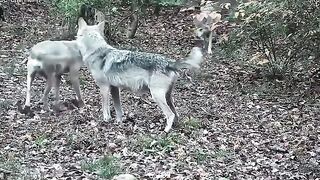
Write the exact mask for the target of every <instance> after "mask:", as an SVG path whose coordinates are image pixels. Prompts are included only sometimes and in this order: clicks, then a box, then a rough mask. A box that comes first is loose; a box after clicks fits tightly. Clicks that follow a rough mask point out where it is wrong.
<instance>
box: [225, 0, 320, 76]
mask: <svg viewBox="0 0 320 180" xmlns="http://www.w3.org/2000/svg"><path fill="white" fill-rule="evenodd" d="M318 9H319V4H318V3H315V2H314V1H312V0H306V1H299V0H270V1H254V2H250V3H242V4H240V6H239V7H238V13H233V14H232V15H233V16H237V17H234V18H230V19H233V20H234V21H235V20H239V19H240V23H239V26H238V27H236V28H234V30H233V31H232V33H230V36H229V41H228V42H226V43H225V44H223V45H222V49H223V50H225V53H226V54H227V55H230V54H232V52H235V53H238V52H239V50H241V51H245V52H246V55H245V56H246V57H245V58H243V59H246V58H247V57H252V58H250V60H251V61H247V64H250V65H253V67H255V68H260V69H263V70H266V71H265V72H266V75H267V76H268V77H271V78H275V79H284V78H285V77H288V78H289V79H290V78H291V77H292V76H293V75H294V74H296V73H298V72H301V73H303V72H302V71H304V72H306V71H307V70H309V68H310V67H312V66H313V67H314V66H315V65H316V66H318V64H319V57H320V52H319V49H320V28H319V27H320V11H319V10H318ZM239 12H241V16H239ZM235 56H237V57H239V55H235ZM256 59H258V63H256V62H254V63H253V60H256ZM318 68H319V66H318Z"/></svg>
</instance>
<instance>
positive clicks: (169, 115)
mask: <svg viewBox="0 0 320 180" xmlns="http://www.w3.org/2000/svg"><path fill="white" fill-rule="evenodd" d="M78 27H79V29H78V32H77V39H76V41H77V43H78V46H79V48H80V51H81V54H82V55H83V60H84V63H85V65H86V66H87V67H88V69H89V70H90V72H91V74H92V76H93V78H94V80H95V82H96V83H97V85H98V86H99V88H100V93H101V94H102V108H103V118H104V120H105V121H109V120H110V118H111V116H110V107H109V106H110V100H109V99H110V98H109V91H111V96H112V98H113V101H114V105H115V110H116V119H117V122H121V120H122V114H123V111H122V109H121V105H120V94H119V88H128V89H130V90H132V91H136V92H137V91H141V90H149V91H150V93H151V95H152V98H153V99H154V101H155V102H156V103H157V104H158V105H159V106H160V108H161V109H162V111H163V113H164V114H165V116H166V119H167V125H166V127H165V129H164V131H165V132H169V130H170V129H171V127H172V124H173V122H174V120H176V119H177V118H178V115H177V113H176V110H175V107H174V105H173V102H172V97H171V92H172V89H173V87H174V83H175V81H176V79H177V76H178V70H179V69H181V68H199V67H200V64H201V62H202V61H203V55H202V52H201V49H200V48H197V47H195V48H193V49H192V52H191V54H190V56H189V57H188V58H187V59H186V60H184V61H173V60H172V59H169V58H166V57H164V56H162V55H159V54H152V53H145V52H133V51H128V50H119V49H116V48H113V47H112V46H110V45H108V44H107V42H106V41H105V40H104V37H103V31H104V22H100V23H99V24H98V25H94V26H88V25H87V23H86V22H85V21H84V20H83V18H79V20H78Z"/></svg>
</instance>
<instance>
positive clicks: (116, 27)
mask: <svg viewBox="0 0 320 180" xmlns="http://www.w3.org/2000/svg"><path fill="white" fill-rule="evenodd" d="M134 13H136V11H132V12H131V13H130V14H129V15H128V16H126V17H124V18H122V19H121V20H120V22H119V23H118V24H117V25H116V26H115V28H113V30H112V31H111V32H112V34H111V33H110V37H112V36H113V35H114V33H115V30H116V29H118V27H119V26H120V24H121V23H123V21H124V20H126V19H128V18H129V17H130V16H132V15H133V14H134Z"/></svg>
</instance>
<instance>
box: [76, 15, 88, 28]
mask: <svg viewBox="0 0 320 180" xmlns="http://www.w3.org/2000/svg"><path fill="white" fill-rule="evenodd" d="M78 27H79V29H82V28H84V27H87V23H86V21H85V20H84V19H83V18H82V17H80V18H79V19H78Z"/></svg>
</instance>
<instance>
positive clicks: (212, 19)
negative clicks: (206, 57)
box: [193, 0, 236, 54]
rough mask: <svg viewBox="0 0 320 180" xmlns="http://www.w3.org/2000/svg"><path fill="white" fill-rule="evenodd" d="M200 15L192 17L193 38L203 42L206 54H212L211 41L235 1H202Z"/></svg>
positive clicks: (234, 4)
mask: <svg viewBox="0 0 320 180" xmlns="http://www.w3.org/2000/svg"><path fill="white" fill-rule="evenodd" d="M200 6H201V7H200V13H199V14H196V15H194V17H193V23H194V25H195V27H196V28H195V32H194V33H195V36H196V37H197V38H200V39H202V40H204V41H205V48H206V49H207V53H208V54H212V40H213V39H214V37H217V34H219V33H217V32H219V29H221V27H222V24H223V23H222V21H221V19H222V18H223V16H226V14H228V13H229V11H230V8H234V6H236V1H235V0H221V1H217V2H215V1H202V2H201V4H200Z"/></svg>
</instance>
